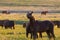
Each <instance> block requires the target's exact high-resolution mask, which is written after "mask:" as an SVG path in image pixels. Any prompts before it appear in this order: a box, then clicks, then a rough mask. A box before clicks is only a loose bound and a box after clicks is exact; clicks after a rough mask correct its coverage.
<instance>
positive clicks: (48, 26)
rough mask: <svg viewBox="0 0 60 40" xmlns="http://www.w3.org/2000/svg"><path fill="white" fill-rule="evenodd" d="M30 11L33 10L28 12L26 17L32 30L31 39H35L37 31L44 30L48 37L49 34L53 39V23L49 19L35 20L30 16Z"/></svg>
mask: <svg viewBox="0 0 60 40" xmlns="http://www.w3.org/2000/svg"><path fill="white" fill-rule="evenodd" d="M32 13H33V11H32V12H31V13H28V14H27V18H28V19H29V22H30V23H29V25H30V28H31V31H33V32H32V34H33V40H36V38H37V33H38V32H40V33H42V32H46V33H47V35H48V37H49V39H51V36H52V37H53V38H54V40H55V35H54V24H53V23H52V22H51V21H49V20H45V21H42V22H37V21H36V20H35V18H34V17H33V16H32Z"/></svg>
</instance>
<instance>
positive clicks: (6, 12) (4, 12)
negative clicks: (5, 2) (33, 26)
mask: <svg viewBox="0 0 60 40" xmlns="http://www.w3.org/2000/svg"><path fill="white" fill-rule="evenodd" d="M2 13H3V14H10V12H8V11H2Z"/></svg>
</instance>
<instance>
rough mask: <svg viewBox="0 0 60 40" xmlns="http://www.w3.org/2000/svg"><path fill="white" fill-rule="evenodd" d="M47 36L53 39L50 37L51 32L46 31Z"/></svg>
mask: <svg viewBox="0 0 60 40" xmlns="http://www.w3.org/2000/svg"><path fill="white" fill-rule="evenodd" d="M46 33H47V35H48V38H49V40H50V39H51V36H50V32H49V31H46Z"/></svg>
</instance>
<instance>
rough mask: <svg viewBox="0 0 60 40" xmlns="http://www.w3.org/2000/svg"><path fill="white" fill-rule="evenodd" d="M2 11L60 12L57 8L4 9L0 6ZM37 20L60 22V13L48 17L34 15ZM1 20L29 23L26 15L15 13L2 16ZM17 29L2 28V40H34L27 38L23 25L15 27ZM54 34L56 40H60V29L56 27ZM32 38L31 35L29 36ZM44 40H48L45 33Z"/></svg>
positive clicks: (0, 31) (0, 39)
mask: <svg viewBox="0 0 60 40" xmlns="http://www.w3.org/2000/svg"><path fill="white" fill-rule="evenodd" d="M0 9H1V10H33V11H35V10H60V8H57V7H54V8H53V7H50V8H49V7H6V6H5V7H2V6H0ZM33 16H34V17H35V18H36V20H60V14H59V13H51V14H50V13H49V14H47V15H46V16H45V15H41V14H33ZM0 19H1V20H4V19H9V20H17V21H18V20H22V21H28V19H27V18H26V13H14V14H0ZM15 28H16V29H12V30H11V29H4V28H1V27H0V40H32V39H30V38H26V35H25V33H26V32H25V28H23V27H22V25H21V24H19V25H15ZM54 32H55V35H56V40H60V28H57V26H55V28H54ZM29 37H30V35H29ZM40 39H41V38H38V39H37V40H40ZM43 40H48V38H47V35H46V33H43Z"/></svg>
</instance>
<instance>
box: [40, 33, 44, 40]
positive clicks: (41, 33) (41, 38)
mask: <svg viewBox="0 0 60 40" xmlns="http://www.w3.org/2000/svg"><path fill="white" fill-rule="evenodd" d="M39 37H41V39H42V32H39ZM42 40H43V39H42Z"/></svg>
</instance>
